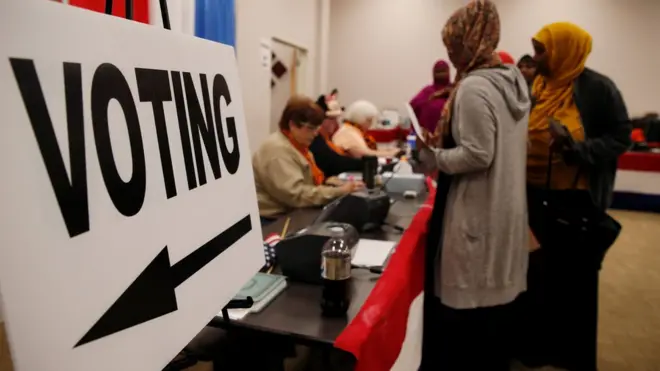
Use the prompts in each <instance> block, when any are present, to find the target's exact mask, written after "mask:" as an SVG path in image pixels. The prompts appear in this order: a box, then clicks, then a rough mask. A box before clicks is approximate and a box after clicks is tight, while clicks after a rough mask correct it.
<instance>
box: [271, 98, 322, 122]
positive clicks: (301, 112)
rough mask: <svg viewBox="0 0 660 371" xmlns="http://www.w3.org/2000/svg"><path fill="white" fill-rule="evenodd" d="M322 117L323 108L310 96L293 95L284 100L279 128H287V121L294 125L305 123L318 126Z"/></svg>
mask: <svg viewBox="0 0 660 371" xmlns="http://www.w3.org/2000/svg"><path fill="white" fill-rule="evenodd" d="M324 119H325V114H324V113H323V110H322V109H321V107H319V106H318V105H317V104H316V103H314V101H313V100H312V99H311V98H309V97H306V96H304V95H295V96H293V97H291V98H289V101H288V102H286V107H284V112H282V118H280V123H279V126H280V130H288V129H289V122H293V123H294V124H295V125H296V126H302V124H305V123H306V124H309V125H311V126H313V127H318V126H320V125H321V123H323V120H324Z"/></svg>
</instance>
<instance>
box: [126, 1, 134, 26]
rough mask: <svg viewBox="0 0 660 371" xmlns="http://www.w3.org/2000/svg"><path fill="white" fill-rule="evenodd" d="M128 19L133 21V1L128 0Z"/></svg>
mask: <svg viewBox="0 0 660 371" xmlns="http://www.w3.org/2000/svg"><path fill="white" fill-rule="evenodd" d="M125 4H126V19H130V20H131V21H132V20H133V0H126V2H125Z"/></svg>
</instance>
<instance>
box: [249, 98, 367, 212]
mask: <svg viewBox="0 0 660 371" xmlns="http://www.w3.org/2000/svg"><path fill="white" fill-rule="evenodd" d="M324 117H325V116H324V114H323V110H321V108H320V107H319V106H318V105H316V103H314V101H313V100H312V99H310V98H308V97H305V96H294V97H291V98H290V99H289V101H288V102H287V104H286V107H285V108H284V112H283V113H282V118H281V119H280V122H279V128H280V130H279V131H277V132H275V133H273V134H271V135H270V137H269V138H268V139H266V141H265V142H264V143H263V144H262V145H261V146H260V147H259V149H258V150H257V152H256V153H255V154H254V155H253V156H252V168H253V171H254V181H255V185H256V188H257V202H258V205H259V214H260V215H261V220H262V223H268V222H270V221H272V220H274V219H275V218H277V217H278V216H280V215H282V214H285V213H287V212H289V211H291V210H292V209H295V208H302V207H310V206H321V205H325V204H327V203H329V202H330V201H332V200H334V199H336V198H338V197H340V196H343V195H345V194H348V193H351V192H353V191H356V190H358V189H360V188H361V187H362V183H361V182H352V181H351V182H341V181H340V180H339V179H338V178H336V177H328V178H326V176H325V174H323V172H322V171H321V169H319V168H318V166H317V165H316V162H315V160H314V156H313V155H312V152H311V151H310V150H309V146H310V145H311V144H312V141H314V138H316V135H317V134H318V130H319V126H320V125H321V123H322V122H323V119H324Z"/></svg>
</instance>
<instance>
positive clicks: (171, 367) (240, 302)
mask: <svg viewBox="0 0 660 371" xmlns="http://www.w3.org/2000/svg"><path fill="white" fill-rule="evenodd" d="M125 1H126V3H125V4H126V5H125V9H126V19H129V20H133V0H125ZM159 3H160V16H161V19H162V21H163V27H164V28H165V29H167V30H171V29H172V28H171V26H170V14H169V10H168V9H167V0H159ZM112 4H113V0H105V14H107V15H112ZM253 304H254V300H253V299H252V297H250V296H248V297H247V298H245V299H232V300H230V301H229V303H227V305H225V306H224V308H222V318H223V319H224V320H225V322H230V321H231V319H230V318H229V309H248V308H252V305H253ZM180 356H182V357H180V358H178V359H177V358H175V359H174V360H173V361H172V362H170V363H169V364H168V365H167V366H166V367H165V368H164V369H163V371H177V370H183V369H185V368H188V367H190V366H192V365H194V364H196V363H197V361H198V357H196V356H194V355H192V354H190V352H188V351H186V350H185V349H184V351H183V352H182V353H180Z"/></svg>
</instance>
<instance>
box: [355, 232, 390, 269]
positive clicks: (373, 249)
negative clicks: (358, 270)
mask: <svg viewBox="0 0 660 371" xmlns="http://www.w3.org/2000/svg"><path fill="white" fill-rule="evenodd" d="M393 248H394V242H393V241H379V240H370V239H366V238H360V241H358V244H357V247H356V249H357V250H356V251H355V256H353V260H352V262H351V263H352V264H353V265H356V266H358V267H379V266H382V265H383V264H385V260H386V259H387V257H388V256H389V255H390V251H392V249H393Z"/></svg>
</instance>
